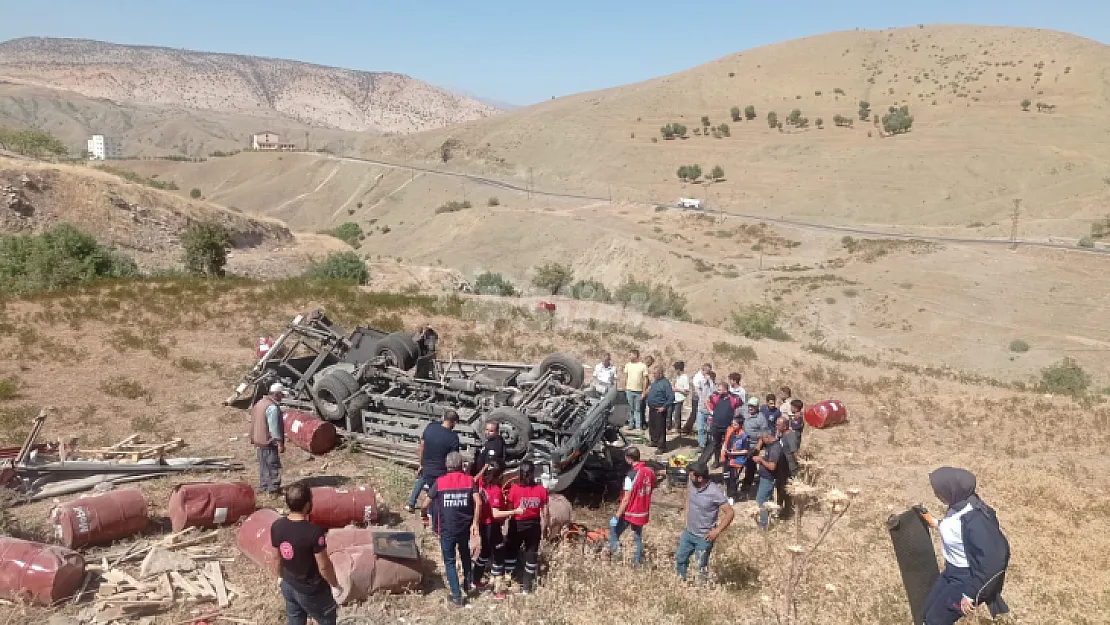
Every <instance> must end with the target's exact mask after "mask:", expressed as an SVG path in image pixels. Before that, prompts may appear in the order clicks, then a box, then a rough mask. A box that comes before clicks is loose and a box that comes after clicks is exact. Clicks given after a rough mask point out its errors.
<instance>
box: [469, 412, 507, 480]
mask: <svg viewBox="0 0 1110 625" xmlns="http://www.w3.org/2000/svg"><path fill="white" fill-rule="evenodd" d="M500 425H501V424H500V423H498V422H497V421H486V425H485V432H486V442H485V444H483V445H482V447H481V448H480V449H478V451H476V452H474V463H473V464H472V465H471V466H470V474H471V475H481V474H482V468H483V467H485V466H486V463H488V462H494V461H496V462H499V463H500V464H501V465H502V466H504V465H505V439H503V438H501V427H500Z"/></svg>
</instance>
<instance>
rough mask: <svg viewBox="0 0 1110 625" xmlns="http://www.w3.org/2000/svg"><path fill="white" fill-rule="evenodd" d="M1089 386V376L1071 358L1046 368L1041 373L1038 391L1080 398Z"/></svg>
mask: <svg viewBox="0 0 1110 625" xmlns="http://www.w3.org/2000/svg"><path fill="white" fill-rule="evenodd" d="M1090 385H1091V376H1090V374H1088V373H1087V372H1086V371H1084V370H1083V368H1082V367H1080V366H1079V363H1077V362H1075V360H1073V359H1071V358H1065V359H1063V360H1061V361H1060V362H1058V363H1056V364H1054V365H1052V366H1050V367H1046V368H1045V369H1044V370H1042V371H1041V383H1040V385H1039V389H1040V390H1041V392H1044V393H1053V394H1056V395H1070V396H1072V397H1080V396H1082V395H1083V394H1084V393H1086V392H1087V388H1088V387H1089V386H1090Z"/></svg>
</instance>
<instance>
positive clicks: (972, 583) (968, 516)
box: [925, 467, 1010, 625]
mask: <svg viewBox="0 0 1110 625" xmlns="http://www.w3.org/2000/svg"><path fill="white" fill-rule="evenodd" d="M929 483H930V484H931V485H932V487H933V492H934V493H935V494H936V496H937V499H940V500H941V502H942V503H944V504H945V505H946V506H948V511H947V512H946V513H945V515H944V518H943V519H941V521H940V522H939V523H937V524H936V528H937V531H938V532H939V533H940V539H941V545H942V547H943V551H944V561H945V567H944V572H942V573H941V575H940V577H938V578H937V581H936V582H935V583H934V584H933V588H932V590H930V591H929V597H928V599H926V600H925V625H953V624H954V623H955V622H956V621H958V620H960V619H961V618H962V617H963V616H965V615H967V614H971V613H972V612H973V611H974V610H975V606H978V605H983V604H985V605H987V606H988V607H989V608H990V612H991V616H992V617H994V616H998V615H999V614H1004V613H1006V612H1008V611H1009V607H1007V605H1006V602H1005V601H1003V600H1002V584H1003V583H1004V582H1005V580H1006V567H1007V566H1008V565H1009V563H1010V544H1009V542H1007V540H1006V537H1005V536H1004V535H1003V534H1002V530H1001V528H1000V527H999V525H998V516H997V515H996V514H995V512H994V509H993V508H991V507H990V506H988V505H987V504H985V503H983V500H982V499H980V498H979V496H978V495H976V494H975V486H976V483H975V476H974V475H973V474H972V473H971V472H969V471H965V470H964V469H956V468H953V467H941V468H939V469H937V470H936V471H933V472H932V473H930V474H929Z"/></svg>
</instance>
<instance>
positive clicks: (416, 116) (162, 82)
mask: <svg viewBox="0 0 1110 625" xmlns="http://www.w3.org/2000/svg"><path fill="white" fill-rule="evenodd" d="M5 80H7V81H11V82H17V83H24V84H29V85H35V86H40V87H47V88H51V89H60V90H66V91H72V92H76V93H80V94H82V95H85V96H89V97H93V98H106V99H109V100H112V101H115V102H119V103H128V104H137V105H158V106H175V107H182V106H183V107H186V108H191V109H199V110H207V111H216V112H221V113H235V114H248V115H258V114H266V115H272V114H273V113H277V114H278V115H280V116H282V117H285V118H287V119H289V120H291V121H296V122H300V123H302V124H306V125H310V126H318V127H326V128H335V129H340V130H354V131H368V130H370V131H382V132H402V133H407V132H416V131H420V130H428V129H432V128H439V127H443V126H447V125H450V124H455V123H460V122H465V121H470V120H474V119H480V118H483V117H489V116H491V115H494V114H496V113H497V111H498V108H497V107H495V106H491V105H489V104H485V103H483V102H479V101H478V100H476V99H474V98H470V97H463V96H460V95H457V94H454V93H450V92H449V91H447V90H445V89H440V88H438V87H433V86H432V85H429V84H427V83H424V82H421V81H419V80H416V79H414V78H410V77H408V76H404V75H402V74H395V73H390V72H362V71H356V70H349V69H339V68H334V67H324V66H321V65H312V64H309V63H302V62H299V61H288V60H281V59H271V58H262V57H255V56H243V55H236V54H217V53H210V52H194V51H190V50H177V49H171V48H159V47H151V46H128V45H119V44H113V43H105V42H100V41H91V40H86V39H51V38H42V37H30V38H23V39H13V40H11V41H6V42H3V43H0V82H3V81H5Z"/></svg>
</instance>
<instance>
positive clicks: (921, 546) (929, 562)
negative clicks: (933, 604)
mask: <svg viewBox="0 0 1110 625" xmlns="http://www.w3.org/2000/svg"><path fill="white" fill-rule="evenodd" d="M886 525H887V528H888V529H889V530H890V540H891V542H893V543H894V556H895V557H896V558H897V559H898V569H899V570H900V571H901V572H902V585H903V586H905V588H906V597H907V598H908V599H909V602H910V613H911V614H912V615H913V622H914V624H915V625H920V624H921V623H922V622H923V621H924V620H925V600H926V599H927V598H928V597H929V590H931V589H932V587H933V583H934V582H936V580H937V578H938V577H940V569H939V568H937V553H936V551H935V550H934V549H933V539H932V536H930V535H929V525H928V523H926V522H925V519H923V518H922V517H921V514H920V513H919V512H918V510H917V509H916V508H910V509H909V510H907V511H905V512H903V513H902V514H895V515H891V516H890V518H889V519H887V521H886Z"/></svg>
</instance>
